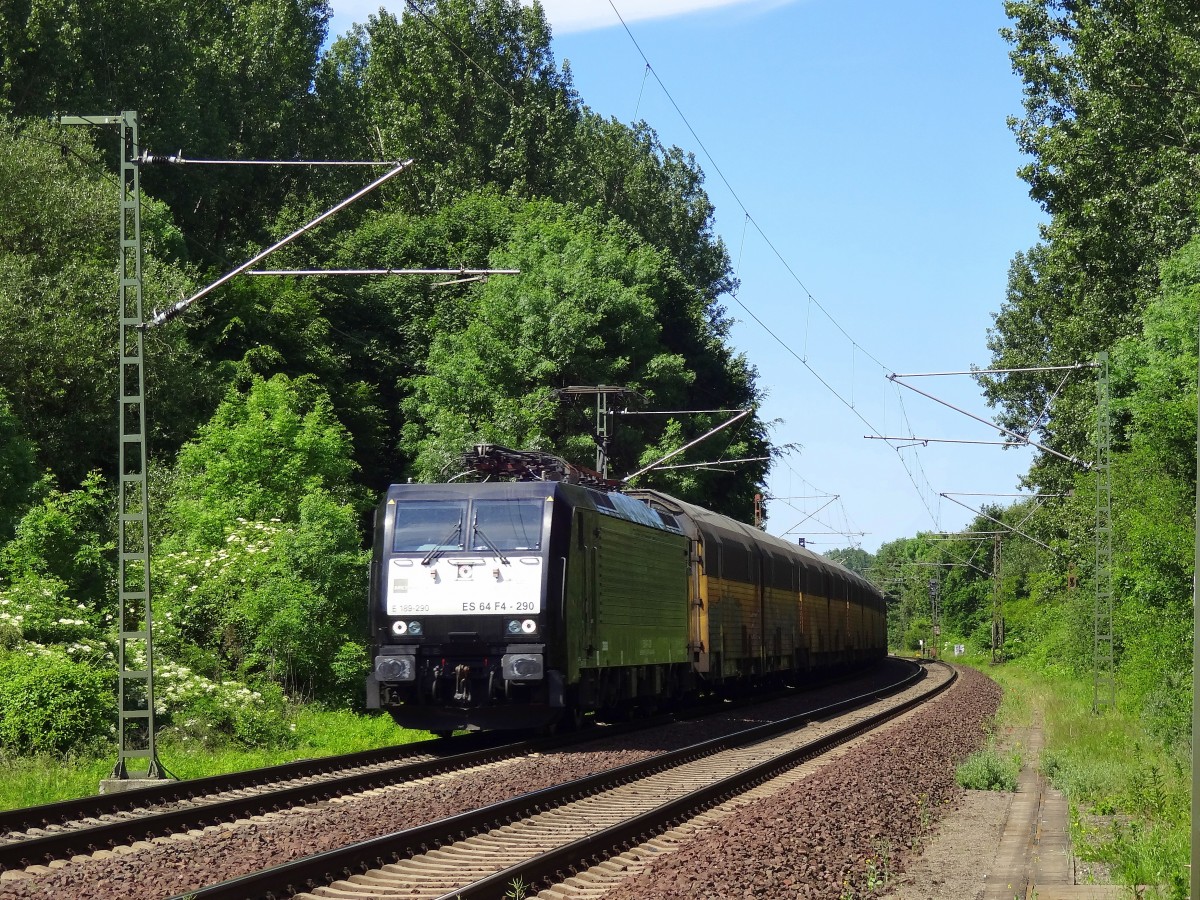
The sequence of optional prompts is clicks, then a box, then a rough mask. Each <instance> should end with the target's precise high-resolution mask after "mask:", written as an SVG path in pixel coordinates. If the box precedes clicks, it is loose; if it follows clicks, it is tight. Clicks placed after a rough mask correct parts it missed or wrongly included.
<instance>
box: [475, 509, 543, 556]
mask: <svg viewBox="0 0 1200 900" xmlns="http://www.w3.org/2000/svg"><path fill="white" fill-rule="evenodd" d="M544 508H545V504H544V503H542V502H541V501H535V500H476V501H475V518H474V520H473V524H472V528H471V549H472V550H488V549H491V548H492V547H496V548H498V549H500V550H537V549H539V548H540V547H541V546H542V511H543V509H544Z"/></svg>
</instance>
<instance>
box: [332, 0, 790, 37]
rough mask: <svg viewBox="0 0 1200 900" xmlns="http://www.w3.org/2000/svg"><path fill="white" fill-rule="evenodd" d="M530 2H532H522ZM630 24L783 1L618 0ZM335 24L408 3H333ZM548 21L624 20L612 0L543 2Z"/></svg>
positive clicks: (579, 25) (567, 24)
mask: <svg viewBox="0 0 1200 900" xmlns="http://www.w3.org/2000/svg"><path fill="white" fill-rule="evenodd" d="M522 2H526V3H528V2H530V0H522ZM614 2H615V3H616V6H617V9H618V10H620V12H621V16H622V17H623V18H624V19H625V22H626V23H632V22H637V21H641V20H645V19H666V18H671V17H673V16H686V15H688V14H690V13H695V12H701V11H703V10H709V9H717V8H719V7H722V6H748V5H755V6H778V5H779V4H780V0H614ZM329 5H330V8H331V9H332V10H333V25H332V28H331V32H332V33H333V34H341V33H342V32H344V31H346V29H348V28H349V27H350V26H351V25H352V24H353V23H355V22H365V21H366V20H367V16H368V15H371V14H373V13H376V12H378V11H379V8H380V7H381V6H382V7H383V8H385V9H387V10H389V11H390V12H392V13H393V14H395V15H399V14H400V13H401V12H402V11H403V9H404V6H405V4H404V0H331V2H330V4H329ZM542 6H543V7H544V8H545V10H546V18H547V19H548V20H549V22H550V26H551V28H552V29H553V31H554V33H555V34H566V33H569V32H572V31H590V30H592V29H596V28H611V27H614V26H619V25H620V21H619V20H618V19H617V15H616V13H614V12H613V8H612V6H611V5H610V4H609V2H608V0H542Z"/></svg>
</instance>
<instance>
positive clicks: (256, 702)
mask: <svg viewBox="0 0 1200 900" xmlns="http://www.w3.org/2000/svg"><path fill="white" fill-rule="evenodd" d="M285 713H286V710H285V703H284V697H283V692H282V691H281V690H280V689H279V687H278V686H277V685H267V686H265V687H262V688H259V689H254V688H251V687H250V686H249V685H246V684H244V683H242V682H239V681H214V680H213V679H210V678H205V677H204V676H203V675H199V674H197V673H196V672H193V671H192V670H191V669H189V668H188V667H187V666H183V665H179V664H178V663H170V662H167V663H162V664H160V665H158V666H156V668H155V679H154V714H155V716H156V717H157V721H158V724H159V725H160V726H161V728H162V731H161V736H162V737H163V738H164V739H166V740H168V741H171V740H175V741H179V742H195V741H199V742H200V743H202V744H204V745H205V746H209V747H215V746H221V745H223V744H226V743H234V744H239V745H241V746H244V747H264V746H269V747H276V748H278V747H292V746H295V743H296V739H295V735H294V733H293V730H292V728H291V727H289V726H288V724H287V722H286V715H285Z"/></svg>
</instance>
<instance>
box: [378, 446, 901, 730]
mask: <svg viewBox="0 0 1200 900" xmlns="http://www.w3.org/2000/svg"><path fill="white" fill-rule="evenodd" d="M482 449H484V450H486V449H487V448H482ZM370 628H371V643H372V653H371V656H372V659H373V666H372V672H371V674H370V675H369V676H368V677H367V705H368V706H369V707H372V708H377V709H384V710H387V711H388V712H389V713H390V714H391V715H392V716H393V718H395V720H396V721H397V722H398V723H400V724H401V725H403V726H405V727H409V728H423V729H428V730H430V731H434V732H438V733H448V732H450V731H453V730H455V729H464V728H466V729H505V728H537V727H546V726H549V725H552V724H554V723H555V722H559V721H562V722H564V723H565V724H567V725H572V724H574V725H577V724H579V723H580V722H581V721H582V717H583V716H584V715H585V714H586V713H588V712H592V711H597V712H599V713H600V714H602V715H628V714H630V713H631V712H634V711H638V710H648V709H653V708H661V707H664V706H669V705H672V704H676V703H679V702H681V701H683V700H684V699H685V698H689V697H694V696H696V695H699V694H705V693H714V692H722V691H727V690H736V689H740V688H746V687H752V686H757V685H762V684H769V683H771V682H781V681H791V682H795V681H797V680H799V679H803V678H805V677H810V678H811V677H812V676H813V675H814V674H820V673H825V672H831V671H835V670H842V669H848V668H851V667H854V666H861V665H865V664H868V663H870V662H872V661H874V660H877V659H879V658H882V657H883V656H884V655H885V654H886V652H887V649H886V648H887V625H886V621H885V605H884V597H883V595H882V594H881V593H880V592H879V591H878V590H877V589H876V588H875V587H874V586H873V585H871V584H870V583H869V582H867V581H866V580H864V579H863V578H860V577H859V576H858V575H856V574H854V573H852V572H850V571H848V570H846V569H844V568H842V567H841V566H838V565H836V564H835V563H833V562H831V561H829V560H827V559H824V558H823V557H820V556H818V555H816V554H814V553H812V552H811V551H809V550H806V549H804V548H802V547H799V546H796V545H793V544H791V543H789V542H787V541H784V540H782V539H780V538H777V537H773V536H772V535H769V534H766V533H765V532H763V531H761V530H760V529H757V528H753V527H751V526H749V525H745V524H743V523H741V522H738V521H736V520H734V519H731V518H729V517H727V516H722V515H719V514H717V513H714V512H712V511H710V510H707V509H704V508H702V507H699V506H695V505H693V504H690V503H685V502H683V501H681V500H677V499H674V498H673V497H670V496H667V495H666V494H662V493H659V492H657V491H652V490H626V491H622V492H618V491H614V490H604V489H598V488H596V487H592V486H588V485H586V484H572V483H568V482H567V481H555V480H534V481H488V482H476V483H466V484H455V483H451V484H400V485H393V486H392V487H390V488H389V489H388V491H387V493H386V496H385V497H384V499H383V501H382V502H381V504H380V506H379V508H378V510H377V512H376V517H375V533H374V550H373V558H372V566H371V583H370Z"/></svg>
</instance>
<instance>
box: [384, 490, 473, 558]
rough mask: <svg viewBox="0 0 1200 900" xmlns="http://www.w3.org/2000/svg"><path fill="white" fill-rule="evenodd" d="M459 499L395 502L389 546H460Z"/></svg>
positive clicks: (462, 509)
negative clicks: (394, 520) (394, 521)
mask: <svg viewBox="0 0 1200 900" xmlns="http://www.w3.org/2000/svg"><path fill="white" fill-rule="evenodd" d="M466 512H467V504H466V503H465V502H462V501H429V500H413V501H401V502H400V503H397V504H396V527H395V530H394V535H393V538H392V550H393V552H396V553H401V552H405V551H408V552H418V551H426V550H461V549H463V535H464V534H465V533H466V529H464V528H463V519H464V518H465V516H466Z"/></svg>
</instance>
